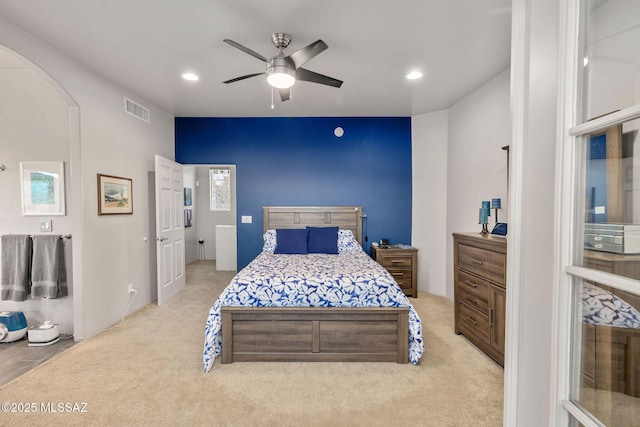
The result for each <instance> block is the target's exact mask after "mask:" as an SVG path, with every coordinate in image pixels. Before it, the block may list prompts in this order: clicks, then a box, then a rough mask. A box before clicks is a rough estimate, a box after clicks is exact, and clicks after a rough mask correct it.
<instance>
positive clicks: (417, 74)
mask: <svg viewBox="0 0 640 427" xmlns="http://www.w3.org/2000/svg"><path fill="white" fill-rule="evenodd" d="M420 77H422V73H421V72H420V71H412V72H410V73H409V74H407V78H408V79H409V80H415V79H419V78H420Z"/></svg>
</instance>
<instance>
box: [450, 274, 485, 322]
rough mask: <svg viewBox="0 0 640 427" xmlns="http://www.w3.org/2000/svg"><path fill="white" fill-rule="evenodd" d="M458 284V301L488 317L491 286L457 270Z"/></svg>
mask: <svg viewBox="0 0 640 427" xmlns="http://www.w3.org/2000/svg"><path fill="white" fill-rule="evenodd" d="M458 283H459V286H458V300H459V301H460V302H463V303H465V304H468V305H470V306H471V307H473V308H475V309H476V310H478V311H479V312H481V313H482V314H484V315H486V316H488V315H489V286H491V285H490V284H489V283H488V282H485V281H484V280H482V279H479V278H477V277H475V276H472V275H470V274H467V273H465V272H464V271H460V270H458Z"/></svg>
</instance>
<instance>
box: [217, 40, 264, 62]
mask: <svg viewBox="0 0 640 427" xmlns="http://www.w3.org/2000/svg"><path fill="white" fill-rule="evenodd" d="M223 41H224V42H225V43H227V44H230V45H231V46H233V47H235V48H237V49H240V50H241V51H243V52H245V53H248V54H249V55H251V56H253V57H254V58H258V59H259V60H261V61H264V62H268V61H269V60H268V59H267V58H265V57H264V56H262V55H260V54H259V53H258V52H255V51H253V50H251V49H249V48H248V47H245V46H242V45H241V44H240V43H238V42H234V41H233V40H229V39H224V40H223Z"/></svg>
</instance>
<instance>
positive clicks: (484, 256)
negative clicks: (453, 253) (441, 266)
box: [458, 243, 507, 285]
mask: <svg viewBox="0 0 640 427" xmlns="http://www.w3.org/2000/svg"><path fill="white" fill-rule="evenodd" d="M506 264H507V256H506V255H505V254H502V253H499V252H492V251H489V250H486V249H482V248H475V247H472V246H467V245H464V244H462V243H461V244H459V245H458V268H461V269H463V270H467V271H470V272H472V273H475V274H477V275H479V276H482V277H486V278H487V279H489V280H493V281H494V282H497V283H500V284H503V285H504V284H505V271H506Z"/></svg>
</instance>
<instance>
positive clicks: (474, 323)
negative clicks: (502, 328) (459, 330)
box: [460, 304, 489, 342]
mask: <svg viewBox="0 0 640 427" xmlns="http://www.w3.org/2000/svg"><path fill="white" fill-rule="evenodd" d="M460 326H461V327H463V328H466V329H468V330H469V331H470V332H471V333H473V334H474V335H477V336H478V337H480V338H482V339H483V340H485V341H486V342H489V317H488V316H485V315H483V314H481V313H480V312H478V311H476V310H474V309H472V308H470V307H467V305H465V304H460Z"/></svg>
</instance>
